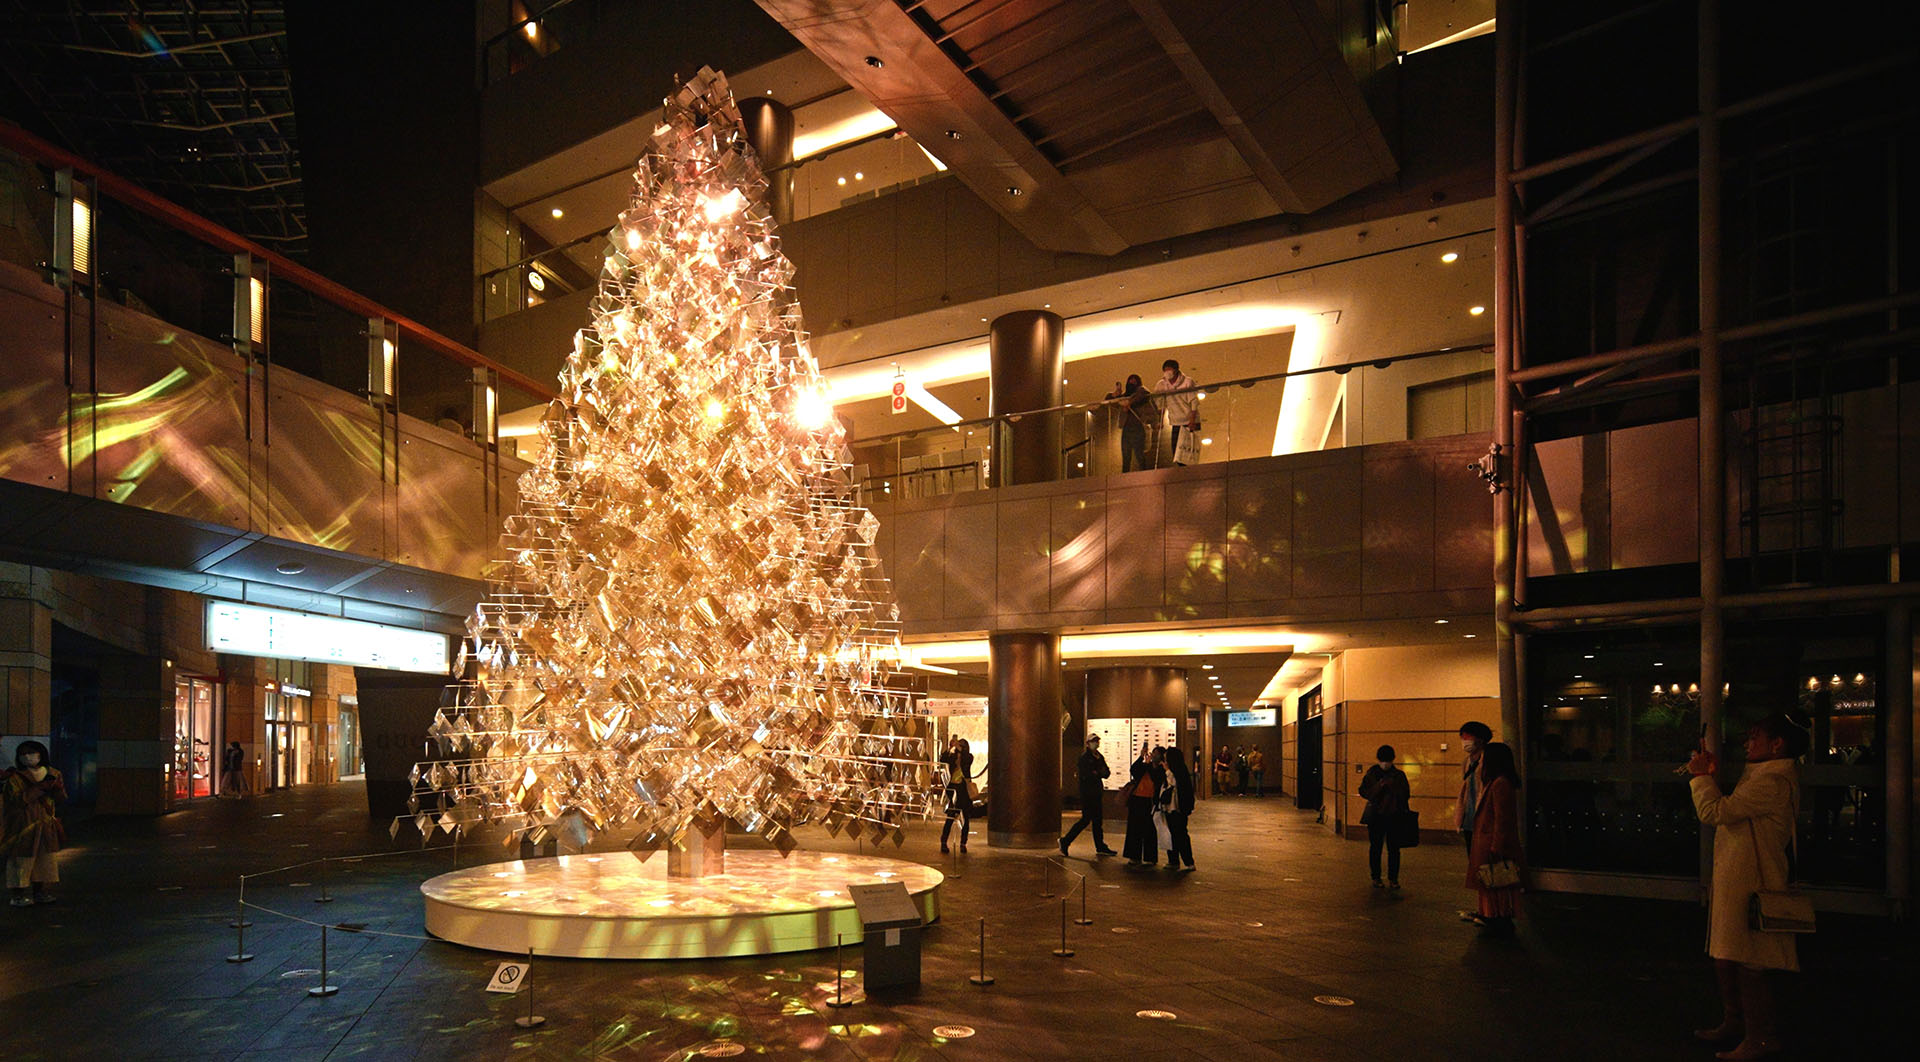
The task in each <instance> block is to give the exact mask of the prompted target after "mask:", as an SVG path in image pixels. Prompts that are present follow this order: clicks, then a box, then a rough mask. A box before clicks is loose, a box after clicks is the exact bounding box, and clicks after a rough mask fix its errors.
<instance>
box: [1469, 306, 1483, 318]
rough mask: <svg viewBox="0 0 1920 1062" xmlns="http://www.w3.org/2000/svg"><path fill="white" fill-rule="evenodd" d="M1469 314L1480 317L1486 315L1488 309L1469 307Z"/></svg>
mask: <svg viewBox="0 0 1920 1062" xmlns="http://www.w3.org/2000/svg"><path fill="white" fill-rule="evenodd" d="M1467 312H1468V313H1470V314H1472V315H1473V316H1475V317H1478V316H1480V315H1481V314H1483V313H1486V312H1487V308H1486V307H1485V306H1469V307H1467Z"/></svg>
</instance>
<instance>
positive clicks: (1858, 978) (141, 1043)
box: [0, 784, 1914, 1062]
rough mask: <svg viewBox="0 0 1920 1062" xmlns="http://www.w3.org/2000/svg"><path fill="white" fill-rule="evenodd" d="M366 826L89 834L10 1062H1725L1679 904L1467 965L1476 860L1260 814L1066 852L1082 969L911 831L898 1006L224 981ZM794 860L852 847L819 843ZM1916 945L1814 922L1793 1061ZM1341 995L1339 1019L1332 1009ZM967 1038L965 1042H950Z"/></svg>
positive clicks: (1691, 916)
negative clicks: (908, 934) (1187, 870)
mask: <svg viewBox="0 0 1920 1062" xmlns="http://www.w3.org/2000/svg"><path fill="white" fill-rule="evenodd" d="M363 807H364V805H363V804H362V794H361V790H360V788H359V787H358V786H357V785H351V784H349V785H343V786H338V787H333V788H329V789H320V788H313V789H305V790H298V791H294V792H289V793H282V794H277V795H274V796H270V797H266V798H261V799H255V800H251V801H248V802H245V803H229V804H210V805H205V806H200V807H196V808H193V809H191V810H188V811H184V812H179V813H176V814H173V815H169V816H166V817H164V818H161V819H158V820H96V821H93V822H86V823H81V824H79V825H78V826H77V827H76V828H75V829H74V831H73V832H74V834H75V838H74V840H75V844H74V847H73V849H72V850H71V851H70V852H69V853H68V854H67V855H66V856H65V862H64V864H63V867H64V869H63V874H64V876H65V877H66V882H65V885H64V895H63V900H64V902H63V903H61V904H59V905H58V906H53V907H36V908H29V909H23V910H13V909H7V908H0V1045H3V1046H0V1057H4V1058H8V1059H16V1060H19V1059H43V1058H44V1059H76V1058H79V1059H91V1058H182V1059H188V1058H191V1059H196V1060H205V1059H222V1058H273V1059H294V1060H298V1059H322V1058H324V1059H389V1058H391V1059H402V1058H419V1059H441V1058H446V1059H472V1058H556V1059H560V1058H565V1059H579V1058H600V1057H605V1058H619V1059H688V1058H698V1057H709V1056H704V1055H701V1054H698V1053H697V1052H698V1051H699V1050H700V1049H701V1048H703V1047H710V1045H713V1044H715V1043H716V1042H717V1041H733V1042H735V1043H737V1044H739V1045H744V1046H745V1048H746V1051H745V1054H746V1055H747V1056H756V1057H777V1058H821V1059H877V1058H900V1059H944V1058H952V1059H1024V1058H1072V1059H1105V1060H1126V1062H1153V1060H1158V1059H1222V1060H1228V1059H1231V1060H1242V1059H1247V1060H1255V1059H1270V1058H1273V1059H1327V1060H1360V1059H1368V1060H1375V1062H1378V1060H1386V1059H1393V1060H1404V1059H1428V1058H1461V1059H1484V1060H1508V1059H1534V1058H1542V1059H1545V1058H1552V1059H1589V1058H1591V1059H1608V1060H1615V1059H1620V1058H1627V1057H1632V1058H1636V1059H1687V1060H1698V1059H1707V1058H1710V1057H1711V1052H1710V1051H1707V1050H1703V1049H1701V1048H1700V1047H1699V1046H1698V1045H1696V1044H1694V1043H1693V1042H1691V1040H1690V1039H1689V1038H1688V1036H1687V1030H1688V1029H1689V1028H1690V1027H1691V1026H1692V1025H1693V1024H1694V1023H1696V1022H1699V1021H1702V1020H1704V1019H1707V1018H1710V1017H1713V1016H1714V1015H1715V1013H1716V1010H1715V1005H1714V1003H1713V995H1712V987H1711V984H1710V978H1709V974H1708V970H1707V962H1706V960H1705V958H1704V957H1703V956H1702V955H1701V953H1700V946H1699V945H1700V940H1701V934H1702V928H1701V927H1702V916H1701V913H1700V912H1699V911H1698V910H1696V909H1694V908H1693V907H1691V906H1688V905H1680V904H1663V903H1651V902H1642V901H1624V900H1612V899H1602V898H1597V897H1576V896H1536V897H1532V898H1531V903H1530V906H1529V917H1528V918H1527V919H1526V920H1525V922H1524V925H1523V929H1522V932H1521V934H1520V936H1519V938H1518V939H1517V940H1512V941H1486V940H1480V939H1477V938H1476V936H1475V935H1474V932H1473V931H1472V930H1471V929H1470V928H1468V927H1466V926H1463V925H1461V924H1460V923H1459V922H1458V921H1457V920H1456V919H1455V917H1454V911H1455V909H1456V908H1457V907H1459V906H1461V905H1462V904H1463V903H1464V902H1465V900H1466V896H1467V894H1466V892H1465V891H1464V890H1463V889H1462V888H1461V885H1460V879H1461V877H1462V859H1461V852H1460V850H1459V849H1458V848H1453V847H1434V846H1428V847H1423V848H1420V849H1416V850H1413V851H1410V852H1408V853H1407V867H1406V870H1405V873H1404V875H1403V877H1404V879H1405V881H1406V882H1407V885H1408V887H1407V889H1406V891H1405V893H1404V894H1403V895H1401V896H1398V897H1395V896H1390V895H1388V894H1385V893H1382V892H1378V891H1375V890H1373V889H1370V888H1368V886H1367V876H1366V866H1365V863H1366V851H1365V848H1364V847H1363V846H1361V845H1358V844H1354V843H1348V842H1342V841H1337V840H1335V839H1333V838H1332V837H1331V836H1329V835H1328V834H1327V833H1326V832H1324V831H1323V830H1322V829H1321V828H1319V827H1316V826H1314V825H1313V822H1312V819H1311V816H1309V815H1304V814H1303V813H1300V812H1296V811H1294V810H1293V809H1292V808H1291V807H1289V806H1288V805H1287V804H1285V803H1283V802H1281V801H1278V800H1272V799H1269V800H1266V801H1254V800H1247V799H1237V800H1234V799H1228V800H1216V801H1212V802H1210V803H1208V804H1205V805H1203V806H1202V808H1201V811H1200V813H1199V814H1197V815H1196V816H1195V817H1194V820H1193V824H1194V840H1195V848H1196V851H1197V853H1198V856H1199V863H1200V871H1199V872H1198V873H1196V874H1192V875H1186V876H1180V877H1169V876H1167V875H1165V874H1163V873H1140V872H1129V871H1127V870H1125V869H1123V865H1122V861H1120V860H1117V859H1108V860H1103V861H1101V862H1100V863H1099V864H1091V863H1089V862H1087V861H1085V860H1084V859H1080V858H1076V859H1074V860H1073V861H1072V862H1071V865H1072V866H1073V867H1075V868H1076V869H1077V870H1079V871H1082V872H1085V873H1088V874H1089V875H1090V877H1089V885H1090V886H1091V892H1090V896H1091V899H1092V912H1091V913H1092V915H1093V918H1094V919H1095V924H1094V925H1093V926H1092V927H1090V928H1086V929H1082V928H1080V927H1077V926H1074V927H1069V929H1070V941H1071V945H1072V947H1073V948H1075V949H1076V950H1077V954H1076V955H1074V956H1073V957H1072V958H1068V959H1060V958H1056V957H1055V956H1053V955H1052V954H1051V949H1052V948H1054V947H1056V946H1058V943H1059V941H1058V936H1059V908H1058V906H1057V904H1056V903H1053V902H1049V901H1045V900H1042V899H1041V898H1040V897H1039V895H1038V893H1039V892H1040V886H1041V877H1042V862H1041V857H1040V856H1039V855H1038V854H1032V853H1024V854H1015V853H1009V852H1004V851H997V850H994V849H991V848H988V847H987V846H986V845H985V843H984V841H981V842H980V843H976V844H975V845H974V846H973V848H974V851H973V853H972V854H971V855H970V856H968V857H966V858H964V859H963V858H959V857H957V856H956V857H948V858H945V859H943V858H942V857H941V856H939V855H938V854H937V847H938V845H937V830H936V829H932V828H928V827H921V828H919V829H917V830H915V831H914V832H913V836H912V839H910V840H909V842H908V844H907V846H906V848H905V849H904V850H902V852H901V853H900V854H901V855H902V856H904V857H905V858H911V859H925V860H930V861H935V860H938V861H940V863H939V864H938V865H942V866H944V868H945V869H946V870H947V872H948V873H949V875H950V878H949V882H948V885H947V887H946V892H945V918H944V919H943V920H942V922H941V923H940V924H939V925H937V926H935V927H933V928H931V929H930V930H929V931H928V933H927V937H926V951H925V964H924V976H925V984H924V985H923V987H922V988H921V990H920V991H919V993H918V994H917V996H914V997H912V998H910V999H907V1000H898V1001H894V1002H891V1003H887V1004H882V1003H880V1002H877V1001H875V1002H862V1003H860V1004H858V1005H856V1006H853V1007H850V1008H847V1009H842V1010H835V1009H831V1008H828V1007H826V1006H824V1002H825V1000H826V999H827V998H828V997H829V996H830V995H831V985H832V979H833V974H832V970H833V963H832V956H831V954H830V953H825V954H819V953H814V954H804V955H797V956H783V957H772V958H765V959H732V960H725V961H709V962H698V963H694V962H674V963H639V962H589V961H579V960H542V961H541V962H540V963H539V964H538V966H537V967H536V970H535V974H534V985H535V991H536V992H537V993H538V995H537V998H536V1003H537V1006H538V1010H539V1011H540V1012H541V1013H542V1014H544V1015H545V1016H546V1017H547V1019H548V1021H547V1024H546V1026H545V1027H543V1028H540V1029H537V1030H534V1031H531V1032H523V1031H520V1030H517V1029H516V1028H514V1026H513V1025H512V1023H511V1018H512V1017H513V1016H514V1014H515V1013H517V1012H519V1010H520V1008H521V1007H523V1006H524V1001H523V1000H522V999H520V998H515V997H509V996H505V995H498V994H488V993H486V992H484V991H482V988H483V986H484V984H485V981H486V979H487V975H488V974H489V973H490V972H491V971H492V969H493V966H494V964H495V962H496V961H497V960H498V957H497V956H493V955H489V954H485V953H481V952H477V951H472V950H468V949H465V948H461V947H456V946H453V945H449V944H444V943H440V942H436V941H425V940H419V939H410V938H406V937H383V936H371V935H365V934H346V933H332V934H330V945H329V948H330V954H329V960H330V962H331V964H332V966H333V968H334V970H335V971H336V972H335V973H334V975H333V977H332V978H331V979H332V981H333V982H334V983H336V984H338V985H339V986H340V992H339V994H338V995H336V996H333V997H330V998H325V999H313V998H309V997H308V996H307V993H306V989H307V988H308V986H310V985H312V984H314V983H315V982H316V979H317V975H316V973H315V972H314V968H315V967H316V966H317V965H318V961H319V954H318V945H319V939H318V932H317V930H315V929H313V928H312V927H310V926H306V925H301V924H297V923H292V922H286V921H281V920H276V919H274V918H272V917H270V916H266V915H263V914H260V913H258V912H256V913H255V915H254V918H255V920H256V921H257V922H258V923H260V924H259V925H257V926H256V927H255V928H254V929H250V930H248V933H247V947H248V949H249V950H250V951H252V952H254V953H256V954H257V956H258V957H257V958H256V959H255V960H254V961H253V962H250V963H246V964H243V965H230V964H228V963H226V962H225V961H223V957H224V956H226V955H227V954H229V953H230V952H232V951H233V950H234V948H233V945H234V939H233V932H232V930H230V929H227V928H226V926H227V923H228V921H229V920H230V919H231V918H232V914H233V903H234V899H235V891H234V882H235V880H236V876H237V875H238V874H240V873H242V872H252V871H257V870H262V869H266V868H270V867H274V866H279V865H283V864H287V863H292V862H296V861H299V860H302V859H308V858H312V857H315V856H318V855H321V854H332V855H346V854H359V853H367V852H376V851H386V850H387V849H388V843H387V838H386V833H385V830H384V828H381V827H377V826H369V825H368V824H367V822H366V818H365V814H364V810H363ZM1116 825H1118V824H1116ZM805 840H806V842H807V843H809V844H812V845H815V846H817V847H821V848H827V849H839V850H846V849H850V848H851V846H850V845H848V844H842V843H839V842H836V841H831V840H829V839H827V838H826V836H825V834H824V833H823V832H820V831H808V832H807V836H806V837H805ZM1113 843H1115V844H1116V845H1117V844H1118V838H1117V837H1115V838H1114V839H1113ZM1080 845H1081V853H1084V852H1086V851H1088V850H1089V849H1088V846H1087V842H1086V840H1084V839H1083V840H1082V841H1081V842H1080ZM489 858H492V856H491V853H489V854H487V855H486V856H479V855H476V853H474V852H473V851H471V849H469V850H468V851H466V852H463V853H462V862H463V863H473V862H483V861H486V860H487V859H489ZM452 865H453V860H452V858H451V853H448V852H431V853H424V854H423V853H418V852H414V853H408V854H399V855H389V856H382V857H380V858H377V859H371V860H367V861H363V862H358V863H354V864H347V865H340V866H336V868H335V871H334V873H333V874H332V875H331V877H330V881H329V884H330V886H331V891H332V893H333V894H334V895H335V896H336V897H337V898H338V899H337V900H336V902H334V903H331V904H326V905H321V904H316V903H314V902H313V897H314V896H315V895H316V885H317V881H318V879H317V875H316V874H315V873H314V872H313V871H311V870H303V871H300V872H297V873H294V874H288V875H284V876H278V877H276V878H273V879H269V882H263V883H260V884H257V885H255V886H253V887H252V888H251V889H250V892H249V897H250V899H253V900H255V901H256V902H259V903H262V904H265V905H268V906H271V907H274V908H276V909H279V910H283V911H286V912H289V913H292V914H296V915H299V916H300V917H303V918H309V919H318V920H324V921H327V922H330V923H335V924H338V923H364V924H366V925H367V926H368V927H369V928H371V929H375V930H386V931H390V932H393V933H400V934H421V933H422V929H421V903H420V897H419V893H418V891H417V885H418V883H419V881H421V880H422V879H424V878H425V877H428V876H431V875H432V874H435V873H440V872H442V871H444V870H446V869H448V868H450V867H451V866H452ZM296 882H304V883H305V884H295V883H296ZM1076 913H1077V912H1076ZM981 916H985V917H986V918H987V919H988V923H989V929H988V934H989V935H988V941H987V956H986V958H987V967H988V972H989V973H991V974H992V975H993V976H994V977H995V978H996V979H997V982H996V983H995V984H994V985H993V986H992V987H990V988H984V989H983V988H976V987H974V986H973V985H971V984H969V983H967V980H966V977H967V975H968V974H969V973H972V972H973V970H974V967H975V964H976V962H977V961H978V954H977V950H976V947H975V944H976V939H977V932H978V930H977V925H978V923H977V921H976V919H978V918H979V917H981ZM1912 941H1913V937H1912V934H1911V933H1910V932H1909V931H1908V930H1907V929H1906V928H1904V927H1895V926H1891V925H1889V924H1888V923H1886V922H1884V921H1868V920H1849V919H1843V918H1837V917H1834V918H1828V919H1826V920H1825V921H1824V922H1823V925H1822V930H1821V933H1820V935H1819V936H1818V937H1817V938H1815V939H1814V940H1812V941H1809V942H1808V943H1807V946H1806V947H1805V948H1804V950H1803V952H1802V954H1803V962H1804V963H1805V965H1806V966H1807V972H1806V973H1804V974H1802V975H1800V976H1799V977H1797V978H1794V979H1792V981H1790V982H1788V983H1787V984H1786V985H1783V987H1784V988H1786V989H1787V991H1786V992H1785V993H1783V995H1786V996H1787V997H1788V998H1789V999H1791V1001H1792V1002H1791V1004H1790V1017H1791V1032H1792V1033H1793V1035H1794V1036H1795V1037H1796V1038H1797V1039H1798V1041H1799V1042H1800V1043H1801V1044H1803V1045H1813V1046H1810V1047H1803V1048H1802V1049H1801V1050H1800V1051H1799V1052H1798V1053H1797V1055H1796V1057H1800V1058H1819V1059H1841V1058H1860V1057H1866V1056H1867V1055H1868V1054H1869V1053H1870V1052H1873V1051H1875V1050H1877V1049H1879V1048H1880V1047H1881V1046H1882V1045H1883V1044H1887V1043H1889V1042H1891V1041H1889V1040H1888V1037H1889V1036H1890V1035H1891V1031H1892V1030H1893V1029H1894V1028H1895V1023H1896V1022H1899V1023H1900V1027H1902V1028H1904V1026H1905V1021H1904V1019H1905V1018H1906V1013H1905V1010H1906V1009H1908V1008H1911V1007H1912V1006H1913V1005H1914V1000H1913V996H1912V987H1913V986H1912V983H1911V981H1912V976H1913V961H1914V951H1913V948H1912ZM847 965H848V967H849V968H850V969H852V968H855V967H857V965H858V963H857V961H856V960H855V959H854V958H853V953H852V952H850V953H849V957H848V961H847ZM850 985H851V982H850ZM1323 995H1335V996H1341V997H1347V998H1350V999H1351V1000H1352V1001H1353V1005H1352V1006H1347V1007H1330V1006H1325V1005H1322V1004H1319V1003H1316V1002H1315V1001H1314V997H1315V996H1323ZM1142 1010H1161V1011H1170V1012H1172V1014H1173V1015H1174V1017H1173V1018H1171V1019H1161V1020H1153V1019H1143V1018H1140V1017H1136V1016H1135V1015H1136V1012H1137V1011H1142ZM950 1023H951V1024H963V1025H967V1026H971V1027H972V1028H973V1029H975V1030H976V1035H974V1036H972V1037H970V1038H967V1039H944V1038H942V1037H940V1036H938V1035H936V1034H935V1032H934V1029H935V1027H936V1026H940V1025H944V1024H950ZM1900 1053H1902V1054H1904V1053H1906V1051H1905V1050H1901V1051H1900ZM714 1057H717V1056H714Z"/></svg>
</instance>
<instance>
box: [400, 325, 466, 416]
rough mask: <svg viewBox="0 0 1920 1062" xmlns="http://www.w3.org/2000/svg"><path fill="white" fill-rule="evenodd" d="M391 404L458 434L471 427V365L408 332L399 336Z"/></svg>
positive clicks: (407, 413)
mask: <svg viewBox="0 0 1920 1062" xmlns="http://www.w3.org/2000/svg"><path fill="white" fill-rule="evenodd" d="M399 349H400V368H399V374H398V376H399V378H398V379H397V380H396V381H395V383H394V386H395V391H396V393H395V395H394V403H395V405H396V406H397V407H398V408H399V410H400V412H401V413H403V414H405V415H406V416H409V417H413V418H414V419H416V420H420V421H423V422H425V423H427V424H431V425H433V426H434V427H437V428H440V429H442V430H445V431H449V432H453V433H455V434H457V435H463V436H464V435H468V434H469V433H471V432H472V431H473V429H474V423H475V421H474V394H473V391H474V387H473V368H472V367H471V366H468V365H464V364H462V363H460V362H457V361H454V360H453V359H452V358H449V357H447V356H445V355H443V354H441V353H440V352H439V351H438V350H435V349H434V348H433V347H431V346H428V345H427V344H426V343H425V342H424V341H423V340H421V339H420V338H418V337H417V336H414V335H412V334H410V333H402V334H401V336H400V343H399Z"/></svg>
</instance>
